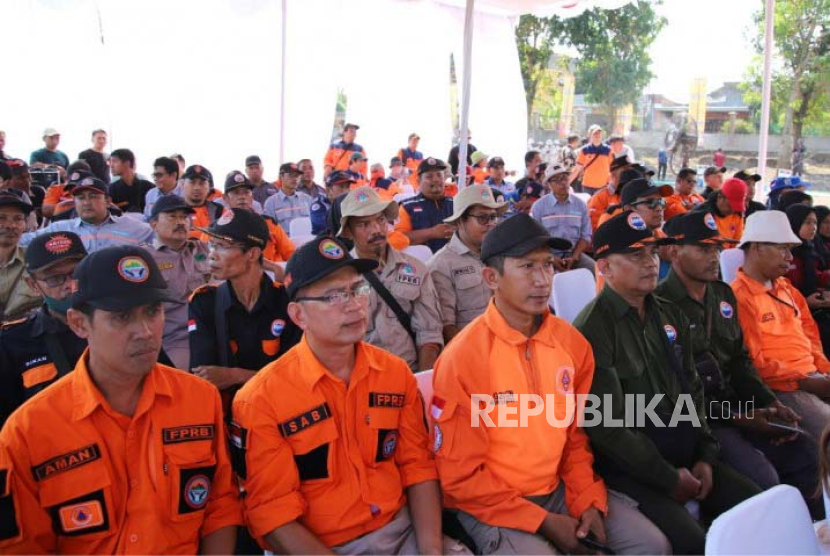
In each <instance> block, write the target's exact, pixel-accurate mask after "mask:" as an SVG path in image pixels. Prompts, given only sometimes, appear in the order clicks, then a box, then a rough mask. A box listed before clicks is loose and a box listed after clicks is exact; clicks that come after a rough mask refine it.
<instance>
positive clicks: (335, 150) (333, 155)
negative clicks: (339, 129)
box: [323, 141, 368, 175]
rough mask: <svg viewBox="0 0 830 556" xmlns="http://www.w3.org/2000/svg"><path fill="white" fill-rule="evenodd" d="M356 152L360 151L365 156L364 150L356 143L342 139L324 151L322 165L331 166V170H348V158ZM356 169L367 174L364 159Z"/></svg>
mask: <svg viewBox="0 0 830 556" xmlns="http://www.w3.org/2000/svg"><path fill="white" fill-rule="evenodd" d="M356 152H358V153H361V154H362V155H363V158H366V150H365V149H364V148H363V147H361V146H360V145H358V144H357V143H349V144H346V143H344V142H343V141H338V142H336V143H332V144H331V145H330V146H329V149H328V150H327V151H326V156H325V158H324V159H323V166H324V167H325V166H331V167H332V170H348V169H349V159H350V158H351V156H352V154H354V153H356ZM358 171H359V172H360V173H361V174H363V175H366V174H367V171H368V168H367V165H366V161H365V160H364V161H363V162H361V163H360V167H359V170H358Z"/></svg>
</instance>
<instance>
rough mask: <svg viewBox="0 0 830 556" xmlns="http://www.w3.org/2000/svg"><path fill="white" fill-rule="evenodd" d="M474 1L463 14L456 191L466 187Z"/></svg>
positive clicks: (468, 2)
mask: <svg viewBox="0 0 830 556" xmlns="http://www.w3.org/2000/svg"><path fill="white" fill-rule="evenodd" d="M474 8H475V0H467V9H466V11H465V13H464V54H463V60H464V78H463V79H464V81H463V83H462V89H461V129H460V130H459V132H460V134H461V136H460V137H459V144H458V145H459V146H458V189H459V190H461V189H463V188H464V186H465V185H467V143H468V139H467V133H468V131H467V130H468V121H469V116H470V85H471V83H470V80H471V78H472V75H473V67H472V65H473V57H472V51H473V13H474V12H473V9H474Z"/></svg>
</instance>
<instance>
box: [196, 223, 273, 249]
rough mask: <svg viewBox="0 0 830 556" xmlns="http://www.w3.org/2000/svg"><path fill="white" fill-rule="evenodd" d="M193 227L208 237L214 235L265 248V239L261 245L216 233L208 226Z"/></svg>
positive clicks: (266, 243) (218, 237)
mask: <svg viewBox="0 0 830 556" xmlns="http://www.w3.org/2000/svg"><path fill="white" fill-rule="evenodd" d="M194 229H195V230H199V231H200V232H202V233H203V234H205V235H208V236H210V237H215V238H216V239H224V240H225V241H232V242H234V243H243V244H245V245H249V246H251V247H259V248H260V249H265V246H266V245H268V242H267V241H266V242H265V243H263V244H262V245H260V244H258V243H256V242H254V241H251V240H250V239H239V238H235V237H231V236H225V235H222V234H217V233H216V232H214V231H213V230H211V229H210V228H194Z"/></svg>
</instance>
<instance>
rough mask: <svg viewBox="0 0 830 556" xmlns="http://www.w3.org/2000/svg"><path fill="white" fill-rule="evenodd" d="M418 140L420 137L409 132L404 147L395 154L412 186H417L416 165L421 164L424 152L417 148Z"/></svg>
mask: <svg viewBox="0 0 830 556" xmlns="http://www.w3.org/2000/svg"><path fill="white" fill-rule="evenodd" d="M420 141H421V137H420V136H419V135H418V134H417V133H410V134H409V137H408V138H407V143H406V148H405V149H401V150H399V151H398V155H397V157H398V158H399V159H400V161H401V164H403V166H404V167H405V168H406V169H407V171H408V172H409V177H408V178H407V179H408V181H409V183H410V184H411V185H412V187H418V166H420V165H421V161H422V160H423V159H424V153H422V152H421V151H419V150H418V143H419V142H420Z"/></svg>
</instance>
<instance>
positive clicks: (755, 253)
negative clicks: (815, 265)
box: [724, 182, 830, 440]
mask: <svg viewBox="0 0 830 556" xmlns="http://www.w3.org/2000/svg"><path fill="white" fill-rule="evenodd" d="M727 183H728V182H727ZM724 187H726V184H724ZM800 244H801V239H799V237H798V236H797V235H795V234H794V233H793V231H792V229H791V228H790V225H789V220H787V216H786V214H784V213H783V212H781V211H777V210H767V211H761V212H756V213H755V214H753V215H752V216H750V217H749V218H747V220H746V232H744V235H743V237H742V238H741V243H739V244H738V247H739V248H740V249H742V250H743V252H744V256H745V259H744V264H743V266H742V267H741V268H740V269H739V270H738V276H737V278H735V280H734V281H733V282H732V284H731V286H732V291H734V292H735V298H736V299H737V300H738V317H739V320H740V323H741V330H742V331H743V334H744V341H745V343H746V348H747V350H748V351H749V355H750V357H751V358H752V362H753V363H754V364H755V368H756V369H758V374H760V375H761V378H762V379H763V380H764V382H765V383H766V384H767V386H769V387H770V389H771V390H773V391H774V392H775V394H776V396H777V397H778V399H779V400H780V401H781V402H782V403H783V404H784V405H786V406H788V407H790V408H791V409H792V410H793V411H795V412H796V413H797V414H798V415H799V416H800V417H801V423H800V424H801V427H802V428H803V429H804V430H805V431H806V432H807V433H808V434H809V435H811V436H812V437H813V438H814V439H816V440H818V439H820V438H821V434H822V430H823V429H824V427H825V426H827V423H828V422H830V404H829V403H828V402H830V361H828V360H827V357H826V356H825V355H824V351H823V350H822V347H821V338H820V336H819V332H818V327H817V326H816V322H815V320H814V319H813V316H812V314H811V313H810V308H809V307H808V306H807V301H806V300H805V299H804V296H803V295H801V293H800V292H799V291H798V289H797V288H795V287H793V285H792V284H791V283H790V281H789V280H787V279H786V278H785V277H784V276H785V275H786V274H787V271H788V270H789V266H790V263H791V262H792V260H793V256H792V253H791V252H790V249H791V248H792V247H795V246H796V245H800Z"/></svg>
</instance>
